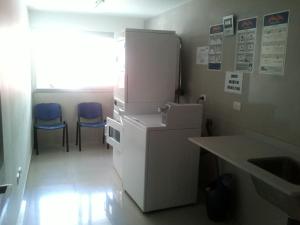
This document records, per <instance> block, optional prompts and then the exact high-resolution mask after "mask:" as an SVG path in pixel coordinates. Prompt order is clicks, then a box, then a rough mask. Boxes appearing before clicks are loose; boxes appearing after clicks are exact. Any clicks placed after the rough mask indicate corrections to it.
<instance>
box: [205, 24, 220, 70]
mask: <svg viewBox="0 0 300 225" xmlns="http://www.w3.org/2000/svg"><path fill="white" fill-rule="evenodd" d="M222 57H223V25H222V24H218V25H213V26H210V28H209V52H208V69H209V70H218V71H220V70H221V68H222Z"/></svg>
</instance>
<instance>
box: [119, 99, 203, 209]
mask: <svg viewBox="0 0 300 225" xmlns="http://www.w3.org/2000/svg"><path fill="white" fill-rule="evenodd" d="M202 114H203V110H202V105H200V104H185V105H179V104H174V103H173V104H169V105H167V107H166V108H165V110H164V112H163V113H162V114H148V115H147V114H146V115H134V116H125V117H124V120H123V128H124V129H123V132H124V133H123V136H124V148H123V184H124V189H125V191H126V192H127V193H128V194H129V195H130V196H131V198H132V199H133V200H134V201H135V202H136V203H137V205H138V206H139V207H140V209H141V210H142V211H143V212H149V211H154V210H159V209H165V208H170V207H176V206H181V205H187V204H192V203H195V202H196V201H197V194H198V169H199V157H200V151H199V149H198V147H196V146H194V145H193V144H191V143H190V142H189V141H188V137H194V136H200V135H201V124H202Z"/></svg>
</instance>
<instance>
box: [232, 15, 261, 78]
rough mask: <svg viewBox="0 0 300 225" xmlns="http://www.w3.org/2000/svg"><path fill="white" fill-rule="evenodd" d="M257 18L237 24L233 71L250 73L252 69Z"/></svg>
mask: <svg viewBox="0 0 300 225" xmlns="http://www.w3.org/2000/svg"><path fill="white" fill-rule="evenodd" d="M256 25H257V18H249V19H243V20H239V21H238V23H237V36H236V50H235V70H237V71H243V72H247V73H252V72H253V68H254V57H255V45H256V27H257V26H256Z"/></svg>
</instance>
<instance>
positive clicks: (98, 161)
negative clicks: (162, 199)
mask: <svg viewBox="0 0 300 225" xmlns="http://www.w3.org/2000/svg"><path fill="white" fill-rule="evenodd" d="M24 202H25V203H26V211H25V217H24V225H88V224H89V225H90V224H95V225H96V224H99V225H150V224H157V225H194V224H195V225H196V224H197V225H199V224H201V225H211V224H214V223H212V222H211V221H209V220H208V219H207V216H206V212H205V207H204V205H203V204H197V205H193V206H187V207H180V208H176V209H169V210H164V211H159V212H154V213H148V214H143V213H141V211H140V210H139V209H138V208H137V206H136V205H135V204H134V203H133V201H132V200H131V199H130V198H129V197H128V196H127V194H125V193H124V192H123V190H122V184H121V181H120V179H119V177H118V175H117V174H116V172H115V171H114V169H113V165H112V150H111V149H110V150H106V149H105V148H104V147H103V146H88V147H87V146H84V147H83V151H82V152H78V150H77V149H76V148H75V147H73V148H72V147H71V149H70V152H69V153H66V152H64V149H63V148H54V149H48V150H45V149H44V150H43V149H41V151H40V155H39V156H35V155H33V156H32V161H31V165H30V171H29V175H28V181H27V187H26V191H25V199H24ZM218 224H220V223H218Z"/></svg>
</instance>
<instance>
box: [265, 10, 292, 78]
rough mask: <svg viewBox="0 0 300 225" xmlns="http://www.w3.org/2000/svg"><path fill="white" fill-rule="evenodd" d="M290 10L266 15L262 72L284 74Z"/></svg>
mask: <svg viewBox="0 0 300 225" xmlns="http://www.w3.org/2000/svg"><path fill="white" fill-rule="evenodd" d="M288 24H289V11H284V12H279V13H273V14H269V15H266V16H264V23H263V31H262V42H261V54H260V67H259V69H260V73H262V74H270V75H281V76H283V75H284V67H285V57H286V46H287V37H288Z"/></svg>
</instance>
